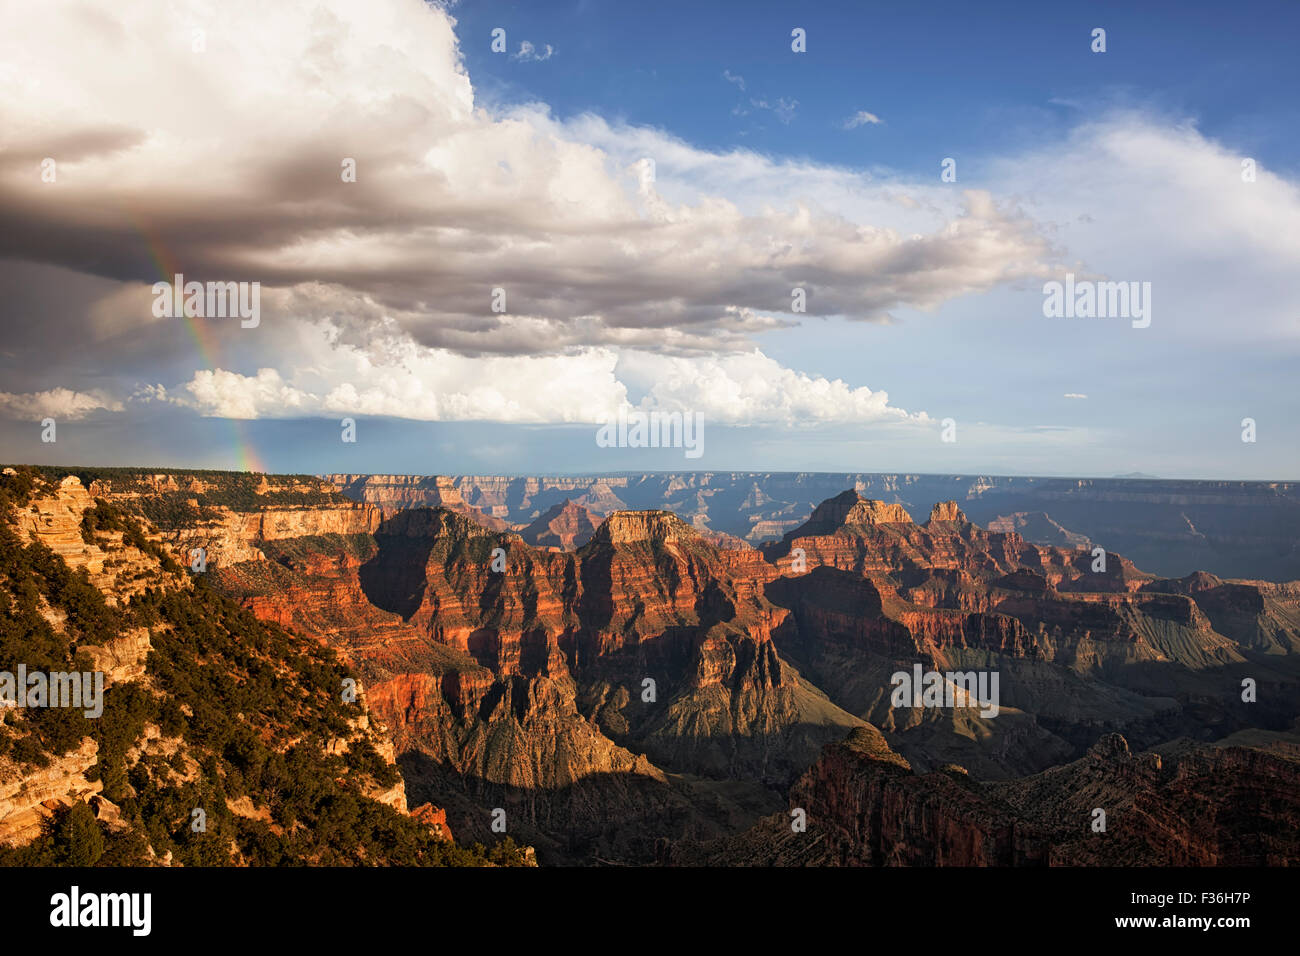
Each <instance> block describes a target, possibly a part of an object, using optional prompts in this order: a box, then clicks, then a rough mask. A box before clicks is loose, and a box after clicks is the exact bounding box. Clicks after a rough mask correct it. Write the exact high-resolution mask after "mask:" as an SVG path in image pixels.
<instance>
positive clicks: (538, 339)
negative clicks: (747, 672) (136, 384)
mask: <svg viewBox="0 0 1300 956" xmlns="http://www.w3.org/2000/svg"><path fill="white" fill-rule="evenodd" d="M86 9H87V8H85V7H84V6H82V5H80V4H77V3H73V2H71V0H51V2H49V3H45V4H35V5H28V6H24V7H22V8H20V9H19V11H18V12H17V13H16V14H15V16H16V17H17V19H18V21H19V22H16V23H14V24H13V28H12V29H10V30H8V31H6V33H5V36H4V38H2V39H0V54H3V59H4V61H5V62H7V63H9V64H10V66H11V69H10V71H9V73H8V74H7V75H10V76H13V77H19V78H22V79H21V80H20V81H15V82H14V83H10V84H7V85H3V86H0V124H3V126H4V128H5V130H6V136H7V139H8V140H9V141H10V142H11V144H12V148H11V150H9V151H6V152H5V153H3V154H0V226H3V227H4V228H2V229H0V254H9V255H13V256H18V255H21V256H23V257H25V258H27V259H29V260H33V261H37V262H45V263H50V264H53V265H58V266H62V267H65V268H68V269H71V270H74V271H84V272H91V273H94V274H96V275H101V276H105V277H108V278H112V279H120V280H133V281H135V282H152V281H153V280H155V279H157V278H159V266H158V262H159V261H160V260H159V255H160V250H161V251H162V255H163V258H164V259H165V260H166V261H168V262H170V263H172V264H173V265H174V266H175V267H177V268H180V269H181V270H182V271H184V272H185V273H186V274H187V275H192V276H196V277H197V276H201V277H202V278H204V279H212V280H220V281H258V282H260V283H261V285H262V290H263V296H264V307H263V313H264V322H263V325H264V326H265V324H266V321H267V320H269V319H272V318H274V317H273V316H271V315H270V314H269V312H268V309H267V307H266V306H265V298H266V297H267V296H269V295H270V294H271V293H272V292H273V291H274V290H277V289H278V290H295V289H299V288H302V287H304V286H306V285H315V284H319V285H324V286H328V287H330V288H332V289H334V290H336V292H335V294H334V298H335V300H336V302H337V304H338V307H339V308H342V309H354V308H355V309H357V310H359V311H362V312H366V313H369V312H371V311H380V312H382V313H383V314H385V315H388V316H390V317H392V318H393V319H394V320H395V321H399V322H401V323H402V324H403V325H404V327H405V328H406V329H407V330H408V331H409V332H410V333H411V334H412V335H413V336H414V337H415V338H416V339H417V340H418V341H420V342H422V343H424V344H427V345H430V346H436V347H444V348H449V349H453V350H463V351H464V352H465V354H486V353H492V352H497V353H510V352H519V351H523V350H524V349H525V347H527V348H536V347H545V345H544V343H545V342H547V341H551V342H555V343H561V344H563V346H564V347H568V346H578V345H581V346H587V347H600V346H621V345H627V344H648V343H649V342H650V341H651V340H652V339H653V338H654V337H656V336H661V337H662V338H663V339H665V340H666V341H667V342H668V343H669V345H668V347H669V348H673V349H682V350H692V349H693V350H701V351H706V350H707V351H717V350H719V349H722V350H728V351H735V350H744V349H747V348H749V347H751V346H752V344H753V341H752V338H749V336H750V335H752V334H753V333H755V332H758V331H761V330H763V329H766V328H773V327H777V326H779V325H781V324H785V323H790V322H795V321H800V319H799V318H798V317H796V316H795V315H793V314H792V313H791V312H790V303H791V291H792V289H793V288H794V287H796V286H800V287H803V288H805V289H806V290H807V293H808V295H807V303H808V313H807V314H808V315H823V316H824V315H846V316H849V317H852V318H857V319H863V320H870V321H883V320H887V319H888V318H889V316H890V314H891V312H892V311H894V310H897V309H898V308H901V307H904V306H910V307H917V308H932V307H934V306H937V305H938V304H940V303H942V302H945V301H947V300H949V299H951V298H953V297H956V296H960V295H965V294H968V293H970V292H976V291H981V290H984V289H987V288H989V287H991V286H992V285H995V284H998V283H1001V282H1005V281H1008V280H1013V279H1015V278H1017V277H1024V276H1032V275H1037V274H1038V273H1039V272H1041V271H1042V269H1043V268H1044V262H1043V260H1044V257H1045V255H1046V251H1047V245H1046V243H1045V241H1044V240H1043V238H1042V237H1041V236H1039V235H1037V234H1036V232H1035V229H1034V226H1033V224H1032V223H1031V222H1030V221H1029V220H1027V219H1026V218H1024V217H1023V216H1020V215H1019V214H1018V213H1017V212H1016V210H1015V209H1014V208H1012V207H1010V206H1006V205H1004V204H1002V203H1000V202H995V201H993V200H991V198H990V197H987V196H983V197H981V196H978V195H977V194H974V193H972V194H969V195H968V199H967V202H966V203H965V205H964V206H961V205H957V204H954V203H951V202H950V203H949V205H948V207H947V208H946V209H945V210H944V214H943V215H939V216H936V215H930V214H929V212H930V211H927V213H926V215H925V217H924V218H925V221H924V222H922V218H923V217H920V216H918V217H916V218H915V219H914V220H913V221H912V222H909V223H906V224H905V226H904V228H898V227H896V226H893V225H884V224H881V223H879V222H874V221H872V220H870V219H864V218H860V217H858V216H851V215H846V214H843V213H841V212H840V211H838V209H837V207H835V206H833V205H831V206H823V205H821V204H820V203H818V202H816V201H811V200H810V197H809V195H808V194H807V193H805V192H804V188H805V187H807V190H808V192H811V191H812V190H815V189H816V188H817V187H818V186H819V183H820V182H821V181H823V180H824V178H825V177H826V176H831V175H833V176H838V177H841V178H848V179H850V180H852V181H853V182H854V184H855V185H854V188H855V189H857V190H859V191H861V190H863V189H864V188H870V185H871V184H870V183H869V181H868V180H867V179H866V178H864V177H862V176H860V175H857V176H855V175H853V174H851V173H847V172H845V171H828V170H824V169H823V170H821V171H820V172H818V173H815V174H811V173H810V174H807V175H804V176H801V177H798V178H796V179H795V180H794V182H793V183H789V182H785V181H783V179H782V176H783V174H785V173H786V172H788V171H789V169H791V168H792V167H791V165H790V164H784V163H780V162H774V161H771V160H765V159H762V158H761V157H756V156H750V157H748V158H745V159H744V160H743V161H744V162H745V163H747V164H750V165H751V167H752V172H753V173H754V175H755V176H756V177H758V179H759V180H761V182H758V181H753V182H752V185H753V186H754V187H755V190H756V192H761V191H762V190H763V189H766V190H768V191H769V196H768V199H769V200H771V201H768V202H765V203H752V202H749V201H748V197H742V198H744V199H745V207H744V208H742V207H741V205H740V204H739V203H738V202H737V201H736V200H735V199H733V198H732V197H731V196H729V195H728V193H729V191H730V190H731V189H732V188H733V187H732V186H729V185H728V184H727V181H726V176H725V175H724V174H725V171H726V170H727V169H728V168H729V167H731V166H733V165H734V164H735V156H734V155H733V154H715V153H708V152H703V151H697V152H696V154H695V157H694V161H695V162H696V164H697V165H698V166H699V167H700V170H699V172H700V175H699V181H701V182H706V181H707V182H709V183H711V184H716V187H717V188H710V190H709V191H708V192H705V193H702V194H699V195H695V196H692V197H690V198H689V199H685V200H677V199H675V198H673V197H671V196H668V195H665V194H664V193H663V192H661V191H660V190H659V188H658V186H657V185H656V184H655V183H648V184H647V183H645V182H644V181H643V180H642V179H640V178H639V177H638V175H637V173H636V170H635V168H633V163H634V162H635V160H636V159H639V157H634V158H633V159H632V160H631V161H629V162H626V163H624V162H622V161H621V160H622V158H623V157H622V156H617V157H616V156H615V155H614V154H613V153H611V152H610V151H609V150H607V149H604V148H602V147H601V146H600V145H598V144H595V143H593V142H591V141H588V140H584V139H583V138H582V137H581V136H580V135H578V133H579V132H580V126H579V125H570V124H560V123H556V122H555V121H554V120H553V119H552V118H551V117H550V116H549V115H548V114H547V113H546V111H545V109H544V108H538V107H533V108H520V109H514V110H510V111H508V112H502V113H499V114H497V115H493V114H490V113H488V112H487V111H485V110H484V109H482V108H478V107H476V104H475V100H474V92H473V88H472V86H471V83H470V78H469V76H468V75H467V74H466V73H465V70H464V68H463V65H462V63H461V59H460V55H459V51H458V47H457V41H456V37H455V34H454V32H453V29H452V27H453V24H452V22H451V21H450V20H449V18H448V17H447V15H446V14H445V13H444V12H443V11H441V10H440V9H437V8H434V7H426V6H424V5H420V4H411V3H400V2H396V0H388V2H384V0H377V2H375V3H372V4H367V5H364V7H363V6H360V5H357V4H354V3H349V2H345V0H315V2H304V3H301V4H291V5H283V6H281V5H275V6H270V5H267V4H266V3H264V2H261V0H231V2H230V3H228V4H224V5H223V7H222V15H221V17H219V18H213V17H210V16H209V15H208V14H207V13H206V12H205V11H206V10H207V7H206V6H205V5H204V4H202V3H200V2H199V0H178V2H176V3H162V2H161V0H141V2H139V3H133V4H123V5H118V6H115V7H112V8H108V9H105V10H100V11H98V12H97V13H96V14H95V15H94V16H91V15H90V14H88V13H87V12H86ZM196 23H197V24H201V25H203V27H204V29H206V30H207V52H206V53H203V54H196V53H193V52H192V51H191V47H190V43H189V37H190V30H191V29H192V28H193V25H194V24H196ZM20 36H21V37H24V38H25V39H24V40H22V41H20V40H19V39H18V37H20ZM74 47H75V48H77V49H82V48H85V49H87V50H89V51H91V52H90V53H88V54H87V55H85V56H81V55H78V56H76V57H71V56H69V55H67V51H68V50H70V49H72V48H74ZM533 55H534V56H540V55H544V54H539V53H537V52H536V51H535V50H534V54H533ZM218 60H219V61H220V64H221V69H222V73H221V77H222V79H221V82H219V83H218V82H213V79H212V75H213V74H212V68H213V63H214V61H218ZM123 62H147V63H149V64H150V65H151V66H150V69H149V70H147V71H122V70H121V69H120V64H121V63H123ZM160 74H165V75H167V76H168V82H167V83H165V84H160V83H156V82H154V81H153V80H152V79H151V78H152V77H153V76H155V75H160ZM105 76H112V77H113V81H112V82H105V81H104V79H103V78H104V77H105ZM38 88H39V89H40V91H41V93H40V95H39V96H37V95H34V91H35V90H36V89H38ZM377 89H382V90H384V91H385V92H384V95H382V96H378V95H376V92H375V91H376V90H377ZM756 103H758V104H759V105H760V106H761V107H762V108H765V109H769V110H771V111H773V112H774V113H775V114H776V115H777V116H778V118H782V119H786V120H788V119H789V118H790V117H792V116H793V113H794V110H795V108H796V106H797V103H796V102H795V101H794V100H786V99H783V98H782V99H778V100H776V101H774V102H768V101H767V100H756ZM253 104H255V105H256V108H252V105H253ZM52 126H53V130H52V128H51V127H52ZM110 134H111V135H110ZM647 136H648V138H650V139H653V140H657V141H658V142H659V143H660V144H661V145H662V144H664V143H665V142H666V141H667V139H668V138H667V137H664V136H662V134H658V133H657V132H656V131H649V132H648V134H647ZM52 137H54V139H55V141H57V142H65V141H71V140H73V139H76V140H77V142H78V143H79V144H80V145H79V146H78V148H77V149H76V150H74V151H70V152H69V153H68V154H67V155H66V156H65V155H57V156H56V157H55V158H56V159H57V160H58V162H59V164H60V165H59V169H60V171H61V172H60V175H59V178H58V181H57V182H56V183H52V184H51V183H41V182H40V181H39V178H37V177H34V176H33V175H32V170H31V167H30V165H29V164H27V163H25V162H22V163H20V162H16V161H12V160H11V159H10V158H9V157H11V156H18V155H33V156H35V155H42V154H44V153H45V152H46V151H47V150H48V149H49V144H50V142H51V138H52ZM630 138H640V136H639V134H636V133H632V134H630ZM57 152H58V151H57V150H56V153H57ZM345 160H354V161H355V164H356V173H357V175H356V182H347V181H345V180H344V178H343V176H342V175H341V167H342V164H343V163H344V161H345ZM950 198H955V197H950ZM882 205H883V203H882ZM20 236H21V237H22V239H21V241H20V240H19V239H18V237H20ZM496 288H501V289H504V290H505V292H506V294H507V297H508V302H509V305H508V309H507V311H506V313H494V312H493V311H492V309H491V307H490V306H491V303H492V300H493V293H492V290H493V289H496ZM130 298H131V296H130V294H127V293H123V298H122V300H120V301H119V302H117V303H115V304H113V307H112V308H110V307H109V306H107V305H106V306H105V307H104V308H102V309H101V310H100V311H101V312H102V313H103V314H104V318H103V321H102V323H101V324H102V325H104V327H106V328H111V329H112V330H114V331H115V332H117V333H122V332H125V331H127V325H125V324H124V322H123V320H122V316H123V314H124V313H123V308H129V307H130V306H131V301H130ZM127 314H129V313H127ZM140 321H141V322H142V323H143V322H147V321H148V317H147V316H142V317H141V319H140ZM355 324H358V323H354V325H355ZM517 332H518V333H520V334H516V333H517ZM214 334H216V335H217V336H218V337H220V338H223V339H224V338H225V337H226V336H227V335H228V334H229V333H228V331H226V330H221V331H218V332H215V333H214ZM525 343H528V344H527V346H525Z"/></svg>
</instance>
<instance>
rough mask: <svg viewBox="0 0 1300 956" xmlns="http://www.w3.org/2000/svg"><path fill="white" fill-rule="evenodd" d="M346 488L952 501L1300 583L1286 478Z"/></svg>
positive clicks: (376, 484) (711, 502)
mask: <svg viewBox="0 0 1300 956" xmlns="http://www.w3.org/2000/svg"><path fill="white" fill-rule="evenodd" d="M324 477H325V478H326V479H327V480H329V481H331V482H333V483H334V484H335V485H337V486H338V487H339V488H340V489H341V490H342V491H343V493H344V494H345V495H347V496H348V497H350V498H353V499H355V500H358V501H367V502H370V503H372V504H376V505H378V506H380V507H381V508H384V509H385V510H387V511H391V510H392V509H394V508H407V507H414V506H426V507H438V506H440V505H441V506H444V507H449V508H452V509H456V510H465V511H466V512H467V513H471V512H472V513H473V514H474V515H478V516H482V517H483V518H486V519H491V520H492V521H494V522H503V523H505V524H504V525H498V527H504V526H506V525H508V526H509V527H512V528H514V529H515V530H519V529H520V528H522V527H525V526H527V525H528V524H529V523H530V522H532V521H534V520H535V519H536V518H537V517H538V516H540V515H541V514H542V513H543V512H545V511H546V510H547V509H549V508H551V507H553V506H555V505H557V504H562V503H563V502H564V501H566V500H572V501H573V502H575V503H576V504H578V505H581V506H582V507H583V508H585V509H586V510H587V511H589V512H590V513H591V514H592V515H594V516H596V517H598V518H599V517H604V516H606V515H608V514H610V513H611V512H613V511H618V510H637V509H645V508H662V509H666V510H669V511H672V512H673V513H674V514H677V515H678V516H680V517H681V518H682V519H683V520H684V521H686V522H687V523H688V524H690V525H693V526H695V527H697V528H700V529H701V530H705V529H708V530H712V531H716V532H721V533H725V534H727V535H730V536H733V537H737V538H744V539H745V540H747V541H749V542H750V543H751V544H760V543H762V542H764V541H768V540H779V539H780V538H781V537H782V536H783V535H784V534H785V533H786V532H788V531H790V530H791V529H792V528H794V527H795V526H797V525H798V524H800V523H801V522H802V521H803V520H804V519H805V518H806V517H807V515H808V513H809V512H810V511H812V509H813V508H814V507H816V505H817V504H818V503H819V502H821V501H824V500H826V499H827V498H830V497H833V496H834V495H837V494H839V493H840V492H841V491H843V490H844V489H846V488H851V489H853V490H854V491H857V492H858V493H859V494H860V495H862V496H863V497H865V498H869V499H873V500H878V501H882V502H885V503H889V504H898V505H901V506H902V507H903V508H904V509H905V510H906V511H907V512H908V513H909V514H910V515H911V516H912V517H913V519H914V520H917V521H921V520H924V518H925V516H926V514H928V512H929V510H930V507H931V506H932V505H933V504H934V503H935V502H936V501H954V502H956V503H957V505H958V507H960V508H961V509H962V510H963V511H965V513H966V514H968V515H969V516H970V517H971V519H972V520H973V521H975V522H976V523H978V524H980V525H982V526H985V527H988V528H990V529H991V530H1018V531H1021V532H1022V533H1023V534H1024V535H1025V536H1026V537H1027V538H1029V540H1031V541H1033V542H1034V543H1035V544H1056V545H1062V546H1076V545H1080V546H1081V545H1082V544H1083V542H1084V541H1085V540H1089V541H1091V542H1092V543H1093V544H1095V545H1100V546H1101V547H1104V548H1106V549H1107V550H1109V551H1119V552H1121V553H1122V554H1124V555H1126V556H1128V557H1129V558H1130V559H1131V560H1133V561H1134V562H1135V563H1136V564H1137V565H1138V566H1139V567H1142V568H1144V569H1146V570H1148V571H1152V572H1154V573H1157V574H1160V575H1162V576H1165V577H1182V576H1184V575H1187V574H1190V573H1192V572H1194V571H1208V572H1211V573H1214V574H1218V575H1220V576H1221V577H1234V578H1252V579H1264V580H1272V581H1278V582H1281V581H1292V580H1296V579H1297V578H1300V485H1297V484H1296V483H1294V482H1286V481H1278V482H1263V481H1190V480H1161V479H1155V478H1081V479H1075V478H1050V477H1042V478H1035V477H1007V476H997V475H923V474H873V473H866V472H858V473H852V472H846V473H814V472H786V473H780V472H683V473H678V474H674V473H643V474H611V475H595V476H587V477H579V476H570V477H564V476H557V477H502V476H475V475H441V476H418V475H359V474H347V475H344V474H339V475H326V476H324Z"/></svg>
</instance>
